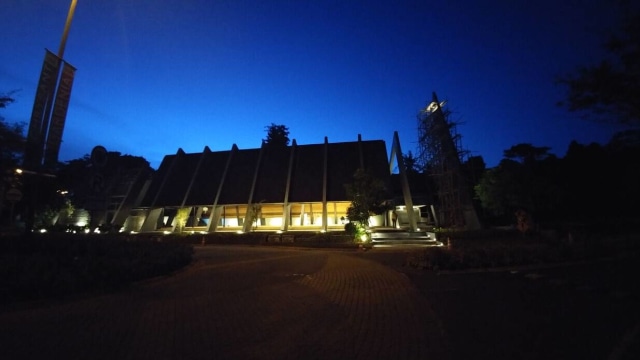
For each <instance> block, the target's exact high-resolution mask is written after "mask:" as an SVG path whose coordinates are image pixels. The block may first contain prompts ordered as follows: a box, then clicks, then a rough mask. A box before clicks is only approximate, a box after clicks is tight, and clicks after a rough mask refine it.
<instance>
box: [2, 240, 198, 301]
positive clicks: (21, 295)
mask: <svg viewBox="0 0 640 360" xmlns="http://www.w3.org/2000/svg"><path fill="white" fill-rule="evenodd" d="M0 246H1V247H2V248H3V249H2V253H1V254H0V283H1V284H2V285H0V298H2V300H1V301H2V302H12V301H19V300H34V299H40V298H49V297H57V296H63V295H69V294H74V293H79V292H91V291H107V290H113V289H117V288H121V287H123V286H127V285H129V284H131V283H132V282H135V281H139V280H143V279H148V278H151V277H155V276H160V275H165V274H168V273H171V272H173V271H176V270H178V269H180V268H182V267H184V266H186V265H188V264H189V263H190V262H191V260H192V255H193V248H192V247H191V246H189V245H183V244H177V243H160V242H156V241H149V240H135V241H127V239H126V238H123V237H120V238H119V237H105V236H98V235H77V234H76V235H74V234H44V235H35V234H34V235H32V236H29V237H16V238H11V239H5V241H3V242H2V243H0Z"/></svg>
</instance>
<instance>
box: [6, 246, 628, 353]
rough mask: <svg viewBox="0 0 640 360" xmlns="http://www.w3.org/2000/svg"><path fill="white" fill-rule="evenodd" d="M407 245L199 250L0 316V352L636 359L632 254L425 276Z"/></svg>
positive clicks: (425, 272) (240, 247) (234, 247)
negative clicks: (157, 271) (149, 275)
mask: <svg viewBox="0 0 640 360" xmlns="http://www.w3.org/2000/svg"><path fill="white" fill-rule="evenodd" d="M407 251H413V250H406V249H402V248H400V249H397V248H396V249H394V250H381V249H373V250H369V251H353V250H348V251H346V250H345V251H338V250H317V249H287V248H275V247H274V248H271V247H249V246H206V247H198V248H197V250H196V259H197V261H196V262H195V263H194V264H193V265H192V266H190V267H189V268H187V269H185V270H183V271H181V272H179V273H178V274H175V275H173V276H170V277H165V278H159V279H154V280H151V281H147V282H144V283H140V284H136V285H135V286H132V287H131V288H129V289H127V290H125V291H121V292H118V293H114V294H108V295H101V296H85V297H80V298H76V299H69V300H66V301H55V302H54V301H52V302H45V303H36V304H30V305H29V306H23V307H18V308H15V309H12V310H7V311H4V312H2V313H0V354H1V355H0V357H2V358H3V359H43V358H51V359H53V358H55V359H453V360H456V359H494V360H499V359H611V360H620V359H637V358H638V357H637V354H639V353H640V352H637V350H638V323H639V322H638V320H639V319H640V316H639V315H640V311H639V310H638V309H637V304H638V298H639V294H640V292H639V289H638V282H637V281H636V280H635V278H634V277H633V276H632V275H630V273H629V271H630V270H632V269H633V268H635V267H636V265H635V263H633V262H631V261H615V262H614V261H609V262H602V263H598V264H583V265H567V266H562V267H555V268H548V269H519V270H518V271H515V270H512V271H510V270H505V271H495V272H465V273H449V274H435V273H433V272H429V271H422V270H417V269H412V268H407V267H404V266H403V263H404V260H405V259H406V256H407ZM634 355H636V356H634Z"/></svg>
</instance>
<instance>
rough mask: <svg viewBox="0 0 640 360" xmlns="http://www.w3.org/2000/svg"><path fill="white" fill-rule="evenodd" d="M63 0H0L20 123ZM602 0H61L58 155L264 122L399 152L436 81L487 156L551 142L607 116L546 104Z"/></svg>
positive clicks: (407, 145)
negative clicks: (63, 68) (62, 82)
mask: <svg viewBox="0 0 640 360" xmlns="http://www.w3.org/2000/svg"><path fill="white" fill-rule="evenodd" d="M70 2H71V1H70V0H3V2H2V4H3V5H2V8H1V10H0V34H2V35H1V36H2V39H3V40H2V50H1V51H0V93H7V92H9V91H12V90H14V89H19V92H17V93H15V94H14V97H15V98H16V102H15V103H13V104H11V105H10V106H9V107H8V108H6V109H4V110H0V116H2V117H4V118H5V120H6V121H8V122H25V123H28V121H29V118H30V116H31V109H32V106H33V100H34V96H35V89H36V85H37V82H38V78H39V75H40V70H41V67H42V61H43V57H44V52H45V50H44V49H45V48H48V49H50V50H51V51H53V52H54V53H57V51H58V47H59V45H60V40H61V37H62V31H63V28H64V23H65V19H66V16H67V12H68V9H69V5H70ZM610 4H611V2H610V1H602V0H601V1H577V0H576V1H573V0H571V1H558V0H555V1H548V0H540V1H519V0H515V1H506V0H503V1H497V0H494V1H455V0H454V1H408V0H402V1H400V0H397V1H375V0H374V1H371V0H370V1H355V0H354V1H350V0H342V1H322V0H318V1H303V0H298V1H295V0H290V1H278V0H263V1H259V0H229V1H217V0H136V1H130V0H78V5H77V8H76V12H75V17H74V19H73V23H72V25H71V31H70V33H69V37H68V41H67V44H66V51H65V56H64V58H65V60H66V61H67V62H69V63H70V64H71V65H73V66H75V67H76V68H77V72H76V77H75V82H74V85H73V92H72V96H71V103H70V107H69V111H68V114H67V120H66V126H65V131H64V135H63V143H62V146H61V149H60V160H61V161H67V160H71V159H76V158H80V157H82V156H84V155H85V154H89V153H90V152H91V149H92V148H93V147H94V146H96V145H103V146H105V147H106V148H107V149H108V150H110V151H118V152H121V153H122V154H130V155H134V156H142V157H144V158H145V159H147V160H148V161H149V162H150V163H151V166H153V167H154V168H157V167H158V166H159V164H160V162H161V161H162V158H163V157H164V155H167V154H175V153H176V152H177V151H178V149H179V148H182V149H183V150H184V151H186V152H188V153H189V152H201V151H202V150H203V149H204V147H205V146H209V147H210V148H211V149H212V150H213V151H223V150H229V149H231V146H232V145H233V144H237V145H238V147H240V148H241V149H243V148H257V147H260V144H261V140H262V139H263V138H264V137H265V136H266V132H265V127H266V126H268V125H269V124H271V123H275V124H283V125H286V126H287V127H288V128H289V130H290V138H291V139H295V140H296V141H297V143H298V144H301V145H303V144H313V143H322V142H323V141H324V137H325V136H327V137H328V140H329V142H343V141H355V140H357V138H358V134H361V135H362V138H363V140H378V139H381V140H385V141H386V142H387V146H389V147H390V146H391V143H392V139H393V132H394V131H398V133H399V135H400V140H401V143H402V148H403V151H404V152H408V151H410V150H411V151H413V152H414V153H415V152H416V147H417V120H416V114H417V113H418V112H419V111H420V109H422V108H423V107H424V106H425V105H426V104H427V103H428V102H429V101H430V99H431V94H432V92H434V91H435V92H436V93H437V94H438V97H439V98H440V100H447V102H448V103H447V104H448V108H449V109H450V110H452V111H453V119H454V120H456V121H459V122H460V125H458V127H457V130H458V132H459V133H460V134H461V135H462V147H463V148H464V149H466V150H468V151H469V152H470V155H480V156H482V157H483V158H484V160H485V162H486V163H487V165H488V166H495V165H497V164H498V162H499V161H500V160H501V159H502V154H503V150H505V149H507V148H509V147H511V146H512V145H515V144H518V143H531V144H533V145H535V146H548V147H550V148H551V152H552V153H554V154H556V155H558V156H560V157H562V156H564V154H565V153H566V150H567V147H568V145H569V143H570V142H571V140H576V141H578V142H580V143H583V144H588V143H591V142H594V141H595V142H599V143H601V144H604V143H606V142H607V141H608V140H609V139H610V138H611V135H612V134H613V133H614V132H615V131H617V130H619V129H618V128H615V127H611V126H605V125H601V124H595V123H592V122H587V121H585V120H583V119H581V118H580V116H579V115H578V114H573V113H569V112H567V111H566V110H564V109H563V108H559V107H557V106H556V102H558V101H560V100H562V99H563V94H564V93H565V90H564V88H562V87H561V86H559V85H556V84H555V83H554V80H555V78H556V77H557V76H558V75H561V74H564V73H567V72H570V71H573V70H575V69H576V68H577V67H578V66H580V65H589V64H593V63H595V62H597V61H599V60H600V59H602V58H603V57H604V52H603V51H602V47H601V44H602V43H603V41H604V39H605V37H606V36H605V35H606V34H607V32H608V31H611V30H612V29H614V28H615V23H616V21H615V19H617V18H616V16H617V8H615V7H613V6H611V5H610Z"/></svg>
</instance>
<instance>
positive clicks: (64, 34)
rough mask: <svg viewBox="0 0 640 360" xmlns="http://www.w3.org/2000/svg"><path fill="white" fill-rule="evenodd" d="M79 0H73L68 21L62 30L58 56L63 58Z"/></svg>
mask: <svg viewBox="0 0 640 360" xmlns="http://www.w3.org/2000/svg"><path fill="white" fill-rule="evenodd" d="M77 3H78V0H71V5H70V6H69V12H68V13H67V21H66V22H65V23H64V31H63V32H62V40H60V47H59V48H58V57H59V58H60V59H62V58H63V55H64V48H65V46H66V45H67V36H68V35H69V29H70V28H71V21H72V20H73V14H74V13H75V11H76V4H77Z"/></svg>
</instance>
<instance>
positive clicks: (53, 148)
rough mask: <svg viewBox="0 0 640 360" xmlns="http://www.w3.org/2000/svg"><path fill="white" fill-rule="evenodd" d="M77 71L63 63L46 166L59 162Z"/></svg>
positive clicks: (52, 119) (45, 152)
mask: <svg viewBox="0 0 640 360" xmlns="http://www.w3.org/2000/svg"><path fill="white" fill-rule="evenodd" d="M75 71H76V69H75V68H74V67H73V66H71V65H69V64H68V63H67V62H63V63H62V73H61V75H60V81H59V83H58V89H57V91H56V97H55V102H54V104H53V112H52V113H51V124H50V125H49V132H48V133H47V143H46V144H47V145H46V146H45V149H44V165H45V167H47V166H52V165H55V164H56V163H57V162H58V153H59V151H60V144H61V143H62V131H63V130H64V123H65V119H66V117H67V110H68V108H69V100H70V99H71V87H72V85H73V77H74V75H75Z"/></svg>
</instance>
